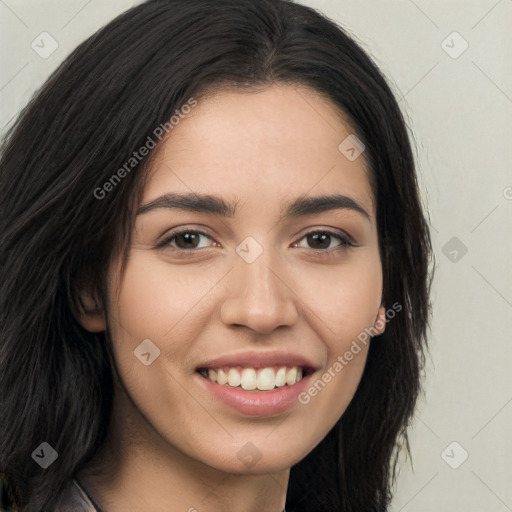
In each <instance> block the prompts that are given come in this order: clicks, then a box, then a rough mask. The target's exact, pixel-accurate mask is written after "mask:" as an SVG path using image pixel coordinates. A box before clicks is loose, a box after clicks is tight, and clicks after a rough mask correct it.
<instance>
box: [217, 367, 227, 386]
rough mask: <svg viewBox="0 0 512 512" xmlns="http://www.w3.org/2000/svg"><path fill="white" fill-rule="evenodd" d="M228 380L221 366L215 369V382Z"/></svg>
mask: <svg viewBox="0 0 512 512" xmlns="http://www.w3.org/2000/svg"><path fill="white" fill-rule="evenodd" d="M227 382H228V376H227V375H226V374H225V373H224V370H223V369H222V368H219V370H218V371H217V384H222V385H224V384H227Z"/></svg>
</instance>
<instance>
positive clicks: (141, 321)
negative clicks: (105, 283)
mask: <svg viewBox="0 0 512 512" xmlns="http://www.w3.org/2000/svg"><path fill="white" fill-rule="evenodd" d="M138 252H140V254H138ZM211 270H212V271H211V272H210V271H204V270H198V271H196V272H191V271H187V270H186V269H185V268H184V267H182V266H179V265H176V266H172V265H169V263H167V262H165V261H161V260H155V259H154V258H153V259H149V258H147V257H146V255H144V254H142V251H133V257H132V258H131V260H130V261H129V263H128V265H127V268H126V270H125V274H124V276H123V279H122V284H121V288H120V289H119V293H118V295H117V297H116V299H115V301H113V303H112V304H111V312H112V316H114V320H115V322H114V323H115V324H117V326H118V327H119V328H120V329H121V336H123V337H126V336H127V335H128V336H130V337H132V338H135V339H139V340H140V341H141V340H143V339H145V338H154V339H158V340H161V341H163V342H165V340H167V339H169V338H170V337H172V334H173V333H174V332H175V331H176V330H179V329H182V328H183V327H184V326H185V325H188V328H189V329H190V328H191V329H193V327H194V324H195V322H190V320H191V318H193V317H194V316H197V315H198V314H200V312H201V310H202V308H203V304H202V302H203V301H204V299H205V297H206V296H207V294H208V292H209V291H210V290H211V289H212V288H213V287H214V285H215V283H216V282H217V281H218V280H219V275H220V274H219V273H218V272H215V269H213V268H212V269H211ZM198 276H200V278H198ZM113 327H114V328H115V325H114V326H113ZM140 341H139V342H140Z"/></svg>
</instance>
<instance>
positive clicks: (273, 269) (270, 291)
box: [221, 250, 298, 334]
mask: <svg viewBox="0 0 512 512" xmlns="http://www.w3.org/2000/svg"><path fill="white" fill-rule="evenodd" d="M270 252H271V251H268V250H265V251H263V253H262V254H261V255H260V256H259V257H258V258H257V259H256V260H255V261H253V262H252V263H247V262H246V261H244V259H242V258H241V257H238V256H237V257H236V259H235V262H234V268H233V270H232V271H231V272H230V273H229V281H228V282H227V283H226V284H227V291H226V295H225V298H224V301H223V303H222V307H221V320H222V322H223V323H224V324H226V325H227V326H245V327H247V328H249V329H251V330H253V331H255V332H257V333H260V334H269V333H271V332H272V331H274V330H275V329H277V328H278V327H281V326H291V325H293V324H294V323H295V322H296V321H297V318H298V311H297V307H296V296H295V294H294V293H293V284H292V283H290V282H289V281H290V279H289V278H288V277H287V276H288V275H289V273H286V272H284V271H283V270H284V269H283V268H282V265H278V264H277V259H276V258H273V257H271V255H270Z"/></svg>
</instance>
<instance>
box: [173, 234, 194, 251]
mask: <svg viewBox="0 0 512 512" xmlns="http://www.w3.org/2000/svg"><path fill="white" fill-rule="evenodd" d="M179 240H184V241H185V244H184V246H183V244H180V243H179ZM198 241H199V234H197V233H181V234H178V235H176V245H177V246H178V247H179V248H180V249H190V248H195V247H197V242H198ZM187 244H188V245H187Z"/></svg>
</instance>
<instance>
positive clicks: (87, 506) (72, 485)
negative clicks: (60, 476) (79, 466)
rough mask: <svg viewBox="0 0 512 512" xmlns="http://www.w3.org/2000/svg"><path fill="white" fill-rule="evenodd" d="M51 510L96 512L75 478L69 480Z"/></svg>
mask: <svg viewBox="0 0 512 512" xmlns="http://www.w3.org/2000/svg"><path fill="white" fill-rule="evenodd" d="M53 512H96V509H95V507H94V505H93V504H92V503H91V500H90V499H89V498H88V497H87V494H85V492H84V491H83V490H82V488H81V487H80V486H79V485H78V483H77V482H76V480H70V481H69V482H68V484H67V485H66V487H65V489H64V491H63V492H62V494H61V496H60V498H59V501H58V503H57V505H56V506H55V508H54V509H53Z"/></svg>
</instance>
